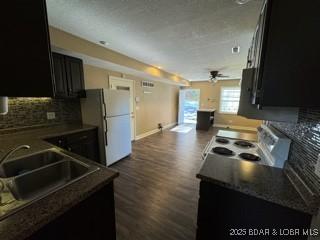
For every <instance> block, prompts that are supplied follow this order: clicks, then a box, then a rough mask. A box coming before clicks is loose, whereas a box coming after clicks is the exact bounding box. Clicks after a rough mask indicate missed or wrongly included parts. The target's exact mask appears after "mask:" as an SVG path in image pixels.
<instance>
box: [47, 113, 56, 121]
mask: <svg viewBox="0 0 320 240" xmlns="http://www.w3.org/2000/svg"><path fill="white" fill-rule="evenodd" d="M55 118H56V113H55V112H47V119H48V120H52V119H55Z"/></svg>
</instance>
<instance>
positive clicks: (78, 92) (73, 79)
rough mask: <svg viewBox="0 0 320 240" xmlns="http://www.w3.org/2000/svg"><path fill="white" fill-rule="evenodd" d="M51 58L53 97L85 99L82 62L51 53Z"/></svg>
mask: <svg viewBox="0 0 320 240" xmlns="http://www.w3.org/2000/svg"><path fill="white" fill-rule="evenodd" d="M52 57H53V63H54V78H55V89H56V93H55V97H57V98H68V97H85V90H84V77H83V62H82V60H81V59H78V58H74V57H70V56H66V55H63V54H59V53H52Z"/></svg>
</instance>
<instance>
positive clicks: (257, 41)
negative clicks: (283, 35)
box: [252, 1, 268, 104]
mask: <svg viewBox="0 0 320 240" xmlns="http://www.w3.org/2000/svg"><path fill="white" fill-rule="evenodd" d="M267 10H268V1H265V3H264V6H263V8H262V11H261V13H260V18H259V21H258V25H257V28H256V32H255V37H254V50H253V51H254V53H253V54H254V57H253V68H255V76H254V81H253V86H252V89H253V95H252V104H259V103H260V98H261V92H260V90H261V84H262V79H261V78H262V76H261V72H262V68H263V63H264V62H263V56H262V55H263V50H264V49H263V47H264V45H263V44H264V42H265V41H264V39H265V37H266V36H265V35H266V34H265V31H266V20H267V19H266V18H267Z"/></svg>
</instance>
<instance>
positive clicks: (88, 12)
mask: <svg viewBox="0 0 320 240" xmlns="http://www.w3.org/2000/svg"><path fill="white" fill-rule="evenodd" d="M261 5H262V1H261V0H253V1H250V2H249V3H247V4H244V5H238V4H236V3H235V1H234V0H47V7H48V15H49V24H50V25H52V26H54V27H57V28H59V29H62V30H64V31H66V32H69V33H72V34H74V35H77V36H79V37H82V38H84V39H87V40H89V41H91V42H94V43H98V42H99V41H101V40H104V41H106V42H107V43H109V45H107V46H106V47H107V48H110V49H112V50H115V51H117V52H120V53H122V54H125V55H127V56H130V57H133V58H135V59H138V60H140V61H142V62H145V63H148V64H151V65H154V66H161V67H162V68H163V69H164V70H166V71H168V72H171V73H176V74H179V75H181V76H182V77H184V78H186V79H188V80H205V79H208V75H209V74H208V72H209V70H220V69H221V72H222V73H224V74H225V75H229V76H230V78H239V77H241V70H242V68H244V66H245V63H246V57H247V51H248V48H249V44H250V41H251V38H252V35H253V31H254V28H255V25H256V23H257V19H258V15H259V11H260V8H261ZM237 45H239V46H240V47H241V52H240V54H232V53H231V48H232V47H234V46H237Z"/></svg>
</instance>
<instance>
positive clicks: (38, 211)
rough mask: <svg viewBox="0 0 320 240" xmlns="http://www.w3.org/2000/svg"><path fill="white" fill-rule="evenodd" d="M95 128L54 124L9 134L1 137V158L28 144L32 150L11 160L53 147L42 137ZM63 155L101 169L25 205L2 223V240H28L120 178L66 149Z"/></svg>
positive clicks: (19, 153)
mask: <svg viewBox="0 0 320 240" xmlns="http://www.w3.org/2000/svg"><path fill="white" fill-rule="evenodd" d="M94 128H95V127H94V126H89V125H57V126H51V127H42V128H38V129H32V130H26V131H21V132H16V133H12V134H3V135H0V149H1V150H2V151H3V152H0V157H1V156H2V155H3V154H4V153H5V152H6V151H8V150H9V149H11V148H12V147H14V146H17V145H20V144H28V145H30V146H31V148H30V149H29V150H21V151H19V152H17V153H16V154H15V155H14V156H13V157H17V156H23V155H27V154H30V153H34V152H38V151H43V150H48V149H50V148H52V147H53V145H51V144H50V143H47V142H45V141H43V140H42V139H44V138H47V137H53V136H59V135H64V134H70V133H76V132H81V131H86V130H90V129H94ZM55 148H57V147H55ZM58 149H59V148H58ZM60 150H61V149H60ZM62 152H63V153H64V154H67V155H70V156H72V157H74V158H76V159H78V160H80V161H83V162H85V163H87V164H95V165H98V166H99V167H100V169H99V170H98V171H96V172H93V173H91V174H90V175H88V176H86V177H84V178H82V179H80V180H79V181H77V182H74V183H72V184H70V185H68V186H66V187H65V188H62V189H60V190H58V191H56V192H54V193H52V194H50V195H48V196H46V197H44V198H42V199H40V200H37V201H35V202H33V203H32V204H31V205H29V206H26V207H24V208H22V209H21V210H19V211H18V212H16V213H14V214H12V215H9V216H8V217H7V218H5V219H3V220H1V221H0V239H1V240H21V239H24V238H27V237H28V236H30V235H32V234H33V233H34V232H36V231H37V230H39V229H40V228H41V227H43V226H44V225H46V224H47V223H49V222H50V221H52V220H54V219H55V218H57V217H58V216H60V215H62V214H63V213H64V212H66V211H68V210H69V209H70V208H71V207H73V206H74V205H76V204H77V203H79V202H80V201H82V200H84V199H86V198H87V197H88V196H90V195H91V194H93V193H94V192H96V191H98V190H99V189H101V188H102V187H103V186H105V185H107V184H109V183H110V182H111V181H112V180H113V179H114V178H116V177H117V176H118V175H119V173H117V172H115V171H113V170H111V169H108V168H105V167H103V166H102V165H100V164H98V163H95V162H93V161H90V160H88V159H86V158H84V157H81V156H79V155H76V154H73V153H70V152H67V151H65V150H62Z"/></svg>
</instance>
